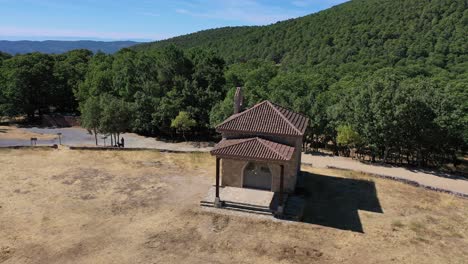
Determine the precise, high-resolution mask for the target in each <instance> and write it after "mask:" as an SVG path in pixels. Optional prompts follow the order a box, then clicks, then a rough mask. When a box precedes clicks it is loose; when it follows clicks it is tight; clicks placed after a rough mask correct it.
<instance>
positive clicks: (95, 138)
mask: <svg viewBox="0 0 468 264" xmlns="http://www.w3.org/2000/svg"><path fill="white" fill-rule="evenodd" d="M93 132H94V140H95V141H96V146H97V145H98V142H97V132H96V129H94V131H93Z"/></svg>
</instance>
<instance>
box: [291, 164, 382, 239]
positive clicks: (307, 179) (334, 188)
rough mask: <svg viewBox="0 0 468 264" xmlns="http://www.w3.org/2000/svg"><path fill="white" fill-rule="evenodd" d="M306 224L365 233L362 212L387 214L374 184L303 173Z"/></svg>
mask: <svg viewBox="0 0 468 264" xmlns="http://www.w3.org/2000/svg"><path fill="white" fill-rule="evenodd" d="M300 178H301V179H300V181H301V187H299V188H298V193H300V194H302V195H303V196H304V198H305V205H304V212H303V218H302V221H303V222H306V223H311V224H317V225H322V226H327V227H333V228H338V229H342V230H350V231H354V232H361V233H364V230H363V227H362V223H361V220H360V218H359V214H358V210H365V211H369V212H374V213H383V210H382V207H381V206H380V202H379V199H378V197H377V190H376V188H375V184H374V182H371V181H367V180H358V179H348V178H339V177H332V176H326V175H320V174H313V173H309V172H304V171H303V172H301V176H300Z"/></svg>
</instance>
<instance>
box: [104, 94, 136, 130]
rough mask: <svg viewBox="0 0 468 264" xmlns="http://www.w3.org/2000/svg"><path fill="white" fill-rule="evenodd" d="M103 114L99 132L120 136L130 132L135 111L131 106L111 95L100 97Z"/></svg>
mask: <svg viewBox="0 0 468 264" xmlns="http://www.w3.org/2000/svg"><path fill="white" fill-rule="evenodd" d="M100 105H101V108H102V114H101V119H100V123H99V124H100V126H99V131H101V132H102V133H105V134H120V133H124V132H128V131H130V129H131V127H132V114H133V109H132V108H131V105H130V104H129V103H127V102H125V101H123V100H121V99H119V98H116V97H114V96H112V95H109V94H103V95H101V97H100Z"/></svg>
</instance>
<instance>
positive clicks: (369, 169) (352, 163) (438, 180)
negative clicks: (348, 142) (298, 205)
mask: <svg viewBox="0 0 468 264" xmlns="http://www.w3.org/2000/svg"><path fill="white" fill-rule="evenodd" d="M302 163H304V164H308V165H312V166H314V167H316V168H338V169H345V170H353V171H359V172H364V173H370V174H377V175H383V176H389V177H394V178H399V179H404V180H409V181H413V182H417V183H418V184H420V185H423V186H430V187H435V188H438V189H443V190H447V191H451V192H456V193H460V194H463V195H468V180H467V179H463V178H457V177H455V176H453V175H449V174H445V173H439V172H433V171H419V170H414V171H412V170H409V169H407V168H403V167H393V166H384V165H382V166H379V165H369V164H365V163H362V162H359V161H357V160H353V159H350V158H343V157H336V156H322V155H311V154H304V155H303V156H302Z"/></svg>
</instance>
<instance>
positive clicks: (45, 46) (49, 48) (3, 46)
mask: <svg viewBox="0 0 468 264" xmlns="http://www.w3.org/2000/svg"><path fill="white" fill-rule="evenodd" d="M135 44H138V42H134V41H109V42H107V41H92V40H79V41H59V40H46V41H29V40H21V41H9V40H0V51H2V52H6V53H9V54H13V55H14V54H17V53H20V54H23V53H30V52H42V53H50V54H59V53H64V52H67V51H70V50H74V49H88V50H91V51H92V52H97V51H102V52H105V53H114V52H116V51H118V50H120V49H122V48H127V47H130V46H133V45H135Z"/></svg>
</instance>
